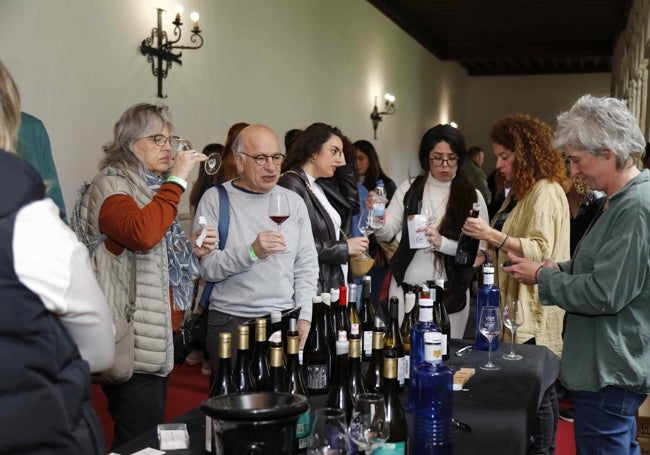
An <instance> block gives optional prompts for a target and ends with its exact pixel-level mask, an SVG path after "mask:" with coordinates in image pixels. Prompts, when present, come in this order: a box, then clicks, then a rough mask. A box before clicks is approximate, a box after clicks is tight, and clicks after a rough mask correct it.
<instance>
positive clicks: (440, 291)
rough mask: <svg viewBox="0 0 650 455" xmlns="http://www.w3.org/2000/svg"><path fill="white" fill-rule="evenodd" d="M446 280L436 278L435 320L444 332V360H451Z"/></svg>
mask: <svg viewBox="0 0 650 455" xmlns="http://www.w3.org/2000/svg"><path fill="white" fill-rule="evenodd" d="M444 288H445V280H442V279H437V280H436V288H435V289H436V295H435V299H434V301H433V322H434V323H435V324H436V325H437V326H438V328H439V329H440V331H441V332H442V335H443V336H442V360H449V350H450V348H451V322H450V321H449V315H448V314H447V308H446V307H445V295H444Z"/></svg>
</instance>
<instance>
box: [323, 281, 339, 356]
mask: <svg viewBox="0 0 650 455" xmlns="http://www.w3.org/2000/svg"><path fill="white" fill-rule="evenodd" d="M332 291H334V289H332ZM338 292H339V291H338V289H337V290H336V296H337V298H336V302H337V304H338V295H339V294H338ZM320 298H321V300H322V301H323V304H324V305H325V314H326V315H327V321H326V323H325V325H324V327H325V338H326V339H327V343H328V344H329V345H330V352H334V348H335V343H336V332H335V331H334V313H335V311H334V309H333V308H332V293H331V292H323V293H321V295H320Z"/></svg>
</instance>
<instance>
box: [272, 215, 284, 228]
mask: <svg viewBox="0 0 650 455" xmlns="http://www.w3.org/2000/svg"><path fill="white" fill-rule="evenodd" d="M269 218H271V219H272V220H273V222H274V223H275V224H277V225H278V226H280V225H281V224H282V223H284V222H285V221H286V220H287V218H289V215H269Z"/></svg>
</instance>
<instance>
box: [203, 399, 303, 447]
mask: <svg viewBox="0 0 650 455" xmlns="http://www.w3.org/2000/svg"><path fill="white" fill-rule="evenodd" d="M201 408H202V409H203V412H205V413H206V414H207V415H208V416H210V417H212V429H213V434H214V445H215V449H216V450H215V453H216V454H217V455H257V454H260V455H261V454H275V455H280V454H292V453H294V448H295V444H296V441H295V439H296V423H297V422H298V417H299V416H300V415H301V414H303V413H304V412H305V411H307V409H309V401H308V400H307V398H306V397H304V396H303V395H293V394H290V393H271V392H249V393H233V394H230V395H222V396H218V397H212V398H208V399H207V400H205V401H204V402H203V404H202V405H201Z"/></svg>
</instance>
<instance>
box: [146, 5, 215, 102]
mask: <svg viewBox="0 0 650 455" xmlns="http://www.w3.org/2000/svg"><path fill="white" fill-rule="evenodd" d="M157 10H158V25H157V27H154V28H152V29H151V36H150V37H149V38H146V39H144V40H142V44H141V45H140V52H142V55H146V56H147V61H148V62H150V63H151V72H152V73H153V75H154V77H157V78H158V97H160V98H167V96H166V95H163V92H162V84H163V79H164V78H166V77H167V72H168V71H169V69H170V68H171V66H172V62H176V63H178V64H179V65H182V64H183V63H182V62H181V56H182V55H183V53H182V52H179V53H178V54H175V53H174V52H173V50H174V49H198V48H200V47H201V46H203V37H202V36H201V30H199V13H197V12H193V13H192V14H190V19H192V22H193V27H192V36H190V41H191V42H192V43H194V46H176V43H178V42H179V41H180V40H181V25H183V23H182V22H181V14H183V7H182V6H181V5H176V18H175V19H174V21H173V22H172V24H174V36H175V37H176V39H175V40H173V41H169V39H168V38H167V32H166V31H164V30H163V28H162V13H163V11H165V10H164V9H162V8H157ZM154 42H155V43H154Z"/></svg>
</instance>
